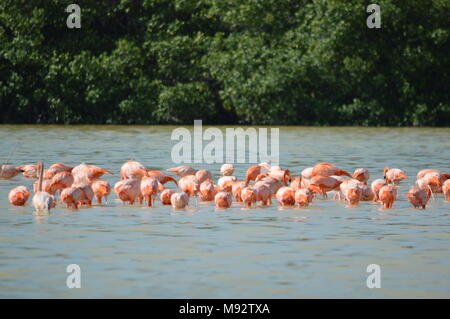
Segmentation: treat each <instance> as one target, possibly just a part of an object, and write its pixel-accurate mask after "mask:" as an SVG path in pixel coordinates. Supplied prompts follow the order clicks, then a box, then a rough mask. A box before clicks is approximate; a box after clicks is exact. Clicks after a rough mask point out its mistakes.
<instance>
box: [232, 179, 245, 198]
mask: <svg viewBox="0 0 450 319" xmlns="http://www.w3.org/2000/svg"><path fill="white" fill-rule="evenodd" d="M244 187H245V182H244V181H234V182H232V184H231V194H233V196H234V198H235V199H236V201H237V202H238V203H242V196H241V193H242V189H243V188H244Z"/></svg>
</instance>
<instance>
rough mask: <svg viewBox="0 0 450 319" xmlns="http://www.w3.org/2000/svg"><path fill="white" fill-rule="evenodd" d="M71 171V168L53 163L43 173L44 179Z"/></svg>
mask: <svg viewBox="0 0 450 319" xmlns="http://www.w3.org/2000/svg"><path fill="white" fill-rule="evenodd" d="M72 169H73V167H72V166H69V165H66V164H64V163H55V164H53V165H51V166H50V167H49V168H48V170H46V171H45V175H44V178H45V179H51V178H52V177H53V176H55V175H56V174H57V173H59V172H71V171H72Z"/></svg>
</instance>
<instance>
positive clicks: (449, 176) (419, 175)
mask: <svg viewBox="0 0 450 319" xmlns="http://www.w3.org/2000/svg"><path fill="white" fill-rule="evenodd" d="M428 173H439V176H440V177H441V178H442V179H443V180H442V182H445V181H446V180H447V179H450V174H448V173H444V172H443V171H440V170H437V169H423V170H421V171H419V172H418V173H417V178H416V179H417V180H419V179H421V178H422V177H424V176H425V175H427V174H428Z"/></svg>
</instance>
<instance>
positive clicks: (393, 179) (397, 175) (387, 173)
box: [384, 167, 408, 184]
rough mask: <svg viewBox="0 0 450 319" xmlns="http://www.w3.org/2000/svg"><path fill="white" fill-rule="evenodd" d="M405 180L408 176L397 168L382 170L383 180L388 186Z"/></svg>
mask: <svg viewBox="0 0 450 319" xmlns="http://www.w3.org/2000/svg"><path fill="white" fill-rule="evenodd" d="M406 178H408V176H407V175H406V174H405V172H404V171H402V170H401V169H399V168H389V167H385V168H384V179H385V180H386V182H387V183H388V184H397V183H400V182H401V181H402V180H404V179H406Z"/></svg>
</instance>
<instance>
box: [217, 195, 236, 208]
mask: <svg viewBox="0 0 450 319" xmlns="http://www.w3.org/2000/svg"><path fill="white" fill-rule="evenodd" d="M214 202H215V203H216V207H217V208H230V206H231V202H232V199H231V194H230V193H228V192H218V193H217V194H216V196H214Z"/></svg>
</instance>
